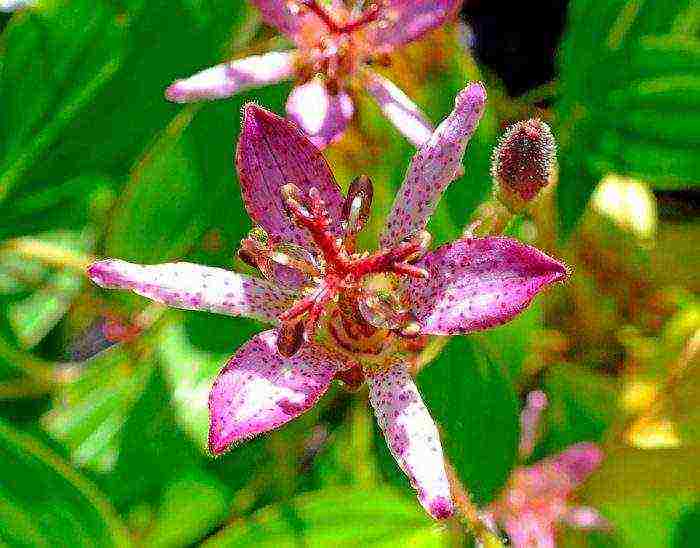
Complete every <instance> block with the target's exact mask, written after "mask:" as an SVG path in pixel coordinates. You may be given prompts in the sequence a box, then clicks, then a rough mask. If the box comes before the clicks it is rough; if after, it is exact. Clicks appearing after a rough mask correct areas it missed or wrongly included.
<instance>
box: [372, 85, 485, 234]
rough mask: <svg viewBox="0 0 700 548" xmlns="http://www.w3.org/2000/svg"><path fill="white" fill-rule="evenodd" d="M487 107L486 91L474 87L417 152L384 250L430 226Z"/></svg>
mask: <svg viewBox="0 0 700 548" xmlns="http://www.w3.org/2000/svg"><path fill="white" fill-rule="evenodd" d="M485 105H486V91H485V89H484V86H482V85H481V84H480V83H471V84H469V85H468V86H467V87H466V88H464V89H463V90H462V91H461V92H460V93H459V94H458V95H457V98H456V99H455V108H454V110H453V111H452V112H451V113H450V115H449V116H448V117H447V118H445V120H443V122H442V123H441V124H440V125H439V126H438V128H437V129H436V130H435V131H434V132H433V134H432V136H431V137H430V139H428V141H426V142H425V144H424V145H423V146H422V147H421V148H420V150H418V152H416V154H415V155H414V156H413V159H412V160H411V164H410V165H409V167H408V172H407V173H406V177H405V178H404V181H403V183H402V185H401V188H400V189H399V191H398V193H397V194H396V198H395V199H394V205H393V206H392V208H391V212H390V213H389V216H388V217H387V222H386V226H385V227H384V230H383V231H382V235H381V237H380V243H381V245H382V246H384V247H389V246H391V245H394V244H396V243H397V242H399V241H400V240H401V239H402V238H403V237H404V236H406V235H408V234H411V233H413V232H415V231H417V230H422V229H424V228H425V227H426V225H427V224H428V220H429V219H430V216H431V215H432V214H433V212H434V211H435V208H436V207H437V204H438V202H439V201H440V198H441V196H442V193H443V192H444V190H445V189H446V188H447V186H448V185H449V184H450V183H451V182H452V181H454V180H455V179H456V178H457V177H458V175H459V173H460V170H461V168H462V157H463V156H464V152H465V150H466V147H467V144H468V143H469V139H470V138H471V136H472V134H473V133H474V131H475V130H476V127H477V126H478V124H479V120H481V117H482V115H483V113H484V108H485Z"/></svg>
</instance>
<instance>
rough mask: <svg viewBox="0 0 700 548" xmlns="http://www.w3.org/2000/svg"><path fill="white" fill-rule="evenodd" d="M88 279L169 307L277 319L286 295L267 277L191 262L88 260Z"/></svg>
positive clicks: (288, 302)
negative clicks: (255, 276)
mask: <svg viewBox="0 0 700 548" xmlns="http://www.w3.org/2000/svg"><path fill="white" fill-rule="evenodd" d="M87 273H88V276H89V277H90V279H91V280H92V281H93V282H95V283H96V284H97V285H99V286H100V287H104V288H106V289H127V290H130V291H133V292H134V293H137V294H139V295H142V296H144V297H147V298H149V299H151V300H154V301H156V302H160V303H163V304H166V305H168V306H171V307H173V308H182V309H185V310H205V311H208V312H213V313H215V314H226V315H229V316H247V317H251V318H256V319H259V320H263V321H268V322H276V321H277V316H279V315H280V314H281V313H282V312H283V311H284V310H286V308H287V307H288V306H290V305H291V303H292V299H291V297H290V295H289V294H288V293H286V292H284V291H282V290H280V289H278V288H277V287H275V286H274V285H272V284H271V283H269V282H267V281H266V280H260V279H257V278H253V277H250V276H246V275H244V274H238V273H236V272H231V271H229V270H224V269H223V268H213V267H208V266H201V265H197V264H192V263H165V264H159V265H140V264H135V263H129V262H126V261H121V260H119V259H104V260H101V261H97V262H95V263H92V264H91V265H90V266H89V267H88V270H87Z"/></svg>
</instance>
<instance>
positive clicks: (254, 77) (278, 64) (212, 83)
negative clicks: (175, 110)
mask: <svg viewBox="0 0 700 548" xmlns="http://www.w3.org/2000/svg"><path fill="white" fill-rule="evenodd" d="M294 59H295V52H291V51H273V52H270V53H266V54H264V55H253V56H251V57H245V58H244V59H237V60H235V61H230V62H228V63H222V64H220V65H216V66H214V67H211V68H208V69H205V70H202V71H201V72H198V73H196V74H193V75H192V76H190V77H189V78H185V79H183V80H177V81H176V82H174V83H173V84H171V85H170V86H169V87H168V88H167V89H166V90H165V97H166V98H167V99H168V100H169V101H173V102H176V103H189V102H192V101H210V100H214V99H224V98H226V97H231V96H232V95H235V94H236V93H238V92H240V91H243V90H246V89H250V88H255V87H260V86H265V85H268V84H274V83H276V82H279V81H280V80H285V79H287V78H291V77H292V76H293V75H294Z"/></svg>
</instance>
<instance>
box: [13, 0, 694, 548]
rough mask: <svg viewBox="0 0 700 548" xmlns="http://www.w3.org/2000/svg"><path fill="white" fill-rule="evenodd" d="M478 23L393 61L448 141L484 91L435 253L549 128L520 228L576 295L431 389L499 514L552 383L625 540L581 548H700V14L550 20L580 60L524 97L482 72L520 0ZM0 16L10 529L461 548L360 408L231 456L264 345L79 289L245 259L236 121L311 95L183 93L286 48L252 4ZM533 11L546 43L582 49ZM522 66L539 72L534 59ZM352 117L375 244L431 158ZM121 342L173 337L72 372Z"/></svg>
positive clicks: (435, 225) (191, 540) (599, 7)
mask: <svg viewBox="0 0 700 548" xmlns="http://www.w3.org/2000/svg"><path fill="white" fill-rule="evenodd" d="M482 4H486V3H479V2H467V3H466V5H465V10H464V14H463V17H462V20H461V21H460V22H459V24H455V25H452V26H450V27H448V28H445V29H441V30H439V31H437V32H434V33H432V34H431V35H429V36H428V37H427V38H426V39H425V40H423V41H422V42H420V43H416V44H414V45H411V46H410V47H409V48H408V49H407V50H405V51H402V52H401V53H400V54H397V55H395V56H394V58H393V59H392V64H391V66H389V67H388V68H387V69H386V70H387V71H388V73H389V74H390V75H391V77H392V78H393V79H394V81H396V83H397V84H399V85H400V87H402V88H403V89H405V90H407V91H408V92H409V95H410V96H411V97H413V98H414V99H415V100H416V102H417V103H418V104H420V105H421V106H422V107H423V108H424V110H425V112H426V113H427V114H428V116H429V117H430V118H431V119H432V120H434V121H436V122H437V121H439V120H440V119H441V118H442V117H443V116H445V115H446V114H447V112H449V110H450V109H451V106H452V101H453V97H454V95H455V93H456V92H457V91H458V90H459V89H460V88H461V87H463V85H464V83H465V82H466V81H467V80H469V79H477V78H480V79H483V80H485V82H486V84H487V88H488V90H489V95H490V102H489V106H488V110H487V114H486V117H485V119H484V121H483V122H482V125H481V127H480V128H479V130H478V132H477V134H476V136H475V138H474V139H473V140H472V143H471V144H470V147H469V151H468V154H467V160H466V163H465V172H464V176H463V177H462V178H461V179H460V180H458V181H457V182H455V183H454V184H453V185H452V186H451V187H450V189H449V190H448V192H447V199H445V200H443V202H442V204H441V206H440V209H439V210H438V212H437V213H436V215H435V217H434V219H433V220H432V222H431V230H432V231H433V233H434V235H435V236H436V240H437V241H438V242H442V241H446V240H447V239H448V238H453V237H455V236H457V235H458V234H460V233H461V230H462V229H463V228H464V226H465V224H466V223H467V221H468V219H469V218H470V215H471V214H472V212H473V210H474V208H475V207H476V206H477V205H478V204H479V203H480V202H481V201H482V200H483V199H485V198H486V197H487V196H488V193H489V191H490V185H491V183H490V180H489V176H488V167H489V158H490V154H491V149H492V147H493V146H494V144H495V142H496V139H497V137H498V135H499V134H500V133H501V131H502V129H503V128H504V127H505V126H506V125H507V124H509V123H511V122H513V121H515V120H517V119H522V118H525V117H531V116H540V117H542V118H544V119H546V120H547V121H548V122H550V123H551V124H552V126H553V128H554V133H555V135H556V136H557V139H558V141H559V144H560V147H559V166H560V171H559V181H558V185H557V188H556V189H555V191H554V192H553V193H550V195H548V196H545V197H544V199H543V202H542V204H541V207H540V208H539V209H538V210H537V212H536V214H535V215H534V217H533V218H530V219H526V220H525V221H524V222H522V223H521V224H520V225H519V226H517V227H516V228H515V229H514V230H515V233H516V235H517V236H518V237H520V238H521V239H523V240H525V241H529V242H532V243H535V244H537V245H538V246H540V247H542V248H544V249H547V250H549V251H551V252H552V253H553V254H555V255H557V256H560V257H564V258H565V259H566V260H567V262H568V263H569V264H570V265H572V267H573V268H574V276H573V277H572V279H571V281H570V282H569V283H568V284H567V285H566V286H565V287H559V288H556V289H555V290H553V291H551V292H549V293H548V294H547V296H546V297H544V298H540V299H539V301H537V302H536V303H535V305H534V306H532V307H531V308H530V309H529V310H528V311H527V313H525V314H523V315H522V316H521V317H520V318H518V319H517V320H516V321H514V322H513V323H511V324H509V325H506V326H504V327H502V328H499V329H496V330H493V331H490V332H486V333H481V334H475V335H473V336H470V337H468V338H462V339H460V340H455V341H453V342H451V343H450V344H449V345H448V346H446V347H445V348H444V349H443V350H442V352H441V353H440V354H439V355H438V356H437V358H436V360H435V362H434V363H433V364H432V365H431V366H430V367H427V368H425V369H424V370H423V371H422V372H421V374H420V375H419V377H418V382H419V385H420V388H421V390H422V392H423V394H424V396H425V399H426V400H427V403H428V404H429V407H430V408H431V409H432V410H433V412H434V416H435V418H436V419H437V421H438V423H439V424H440V426H441V429H442V432H443V438H444V445H445V449H446V451H447V453H448V454H449V456H450V458H451V460H452V462H453V464H454V466H455V469H456V472H457V474H458V475H459V476H460V478H461V479H462V480H463V481H464V482H465V484H466V485H467V486H468V487H469V488H470V490H471V492H472V495H473V498H474V500H475V501H476V502H477V503H479V504H487V503H489V502H490V501H492V500H493V499H494V497H496V496H497V495H498V494H499V492H500V491H501V490H502V489H503V487H504V484H505V482H506V480H507V478H508V476H509V474H510V473H511V471H512V469H513V467H514V466H515V465H516V460H517V451H518V436H519V424H518V413H519V410H520V408H521V404H522V401H523V397H524V395H525V394H526V393H527V391H528V390H530V389H532V388H535V387H541V388H543V389H544V390H545V391H546V392H547V394H548V395H549V398H550V401H551V406H550V408H549V409H548V411H547V413H546V418H545V420H546V432H545V435H544V437H543V439H542V440H541V442H540V444H539V445H538V447H537V449H536V452H535V458H540V457H543V456H546V455H549V454H552V453H554V452H556V451H559V450H561V449H563V448H564V447H565V446H567V445H569V444H571V443H573V442H577V441H582V440H587V441H597V442H600V443H601V444H602V447H603V448H604V450H605V452H606V458H605V461H604V464H603V466H602V468H601V470H600V472H599V473H597V474H595V475H594V476H593V477H592V479H591V480H590V481H589V482H588V483H587V484H586V486H585V488H584V489H583V490H582V491H581V492H580V493H578V495H577V496H578V498H579V499H580V500H581V501H582V502H584V503H586V504H589V505H592V506H595V507H597V508H599V509H600V510H601V511H602V513H603V514H604V515H605V517H606V518H607V519H608V520H610V522H611V524H612V529H611V531H609V532H606V533H596V534H587V535H583V534H581V533H572V532H570V531H563V530H562V531H561V532H560V535H559V540H560V543H561V545H563V546H634V547H646V546H650V547H660V546H669V547H681V546H697V545H698V542H700V536H699V535H698V530H699V529H700V494H699V493H700V491H699V490H698V487H699V483H700V471H699V470H700V466H698V464H700V459H699V456H698V455H700V428H699V426H698V425H699V424H700V411H699V410H698V400H699V397H700V374H699V372H698V361H699V357H698V354H699V353H700V301H699V300H698V291H699V290H700V277H698V272H699V271H700V268H699V267H700V264H699V263H700V253H698V244H697V242H698V241H699V240H700V224H699V223H698V221H697V213H698V196H699V194H698V189H697V184H698V183H700V161H699V160H698V158H699V156H698V153H699V146H698V145H700V141H698V135H699V133H698V128H699V127H700V74H699V73H698V67H700V8H698V5H697V4H696V3H694V2H692V1H690V0H674V1H668V2H652V1H651V0H646V1H645V0H608V1H605V2H600V1H594V0H571V1H570V2H568V4H567V5H565V6H564V5H559V4H557V3H553V4H552V6H550V7H551V8H552V11H553V12H555V13H554V15H555V17H553V18H554V19H556V17H558V16H559V15H561V20H562V23H563V31H562V35H561V40H560V41H559V42H556V40H549V41H551V42H552V44H551V46H552V48H553V49H554V48H556V52H555V53H554V54H552V52H547V51H542V52H540V53H539V55H540V56H542V57H544V58H545V64H546V63H549V64H551V65H552V66H555V67H556V74H555V75H554V76H552V75H549V76H548V77H547V78H546V79H545V80H544V81H543V82H541V83H540V85H535V86H534V87H533V86H532V85H531V83H526V87H527V86H529V87H527V89H520V90H517V91H515V92H514V91H513V86H512V85H511V82H509V80H508V73H504V72H503V71H502V70H499V68H498V66H497V64H498V63H495V64H494V63H492V61H493V59H494V58H496V60H498V56H497V55H496V56H495V57H494V55H490V56H489V55H484V52H485V51H486V52H488V51H489V50H488V44H489V40H491V41H493V39H494V36H493V27H494V24H496V26H497V22H498V17H499V16H500V17H502V18H504V19H506V20H507V19H508V18H509V17H510V18H511V19H514V18H517V17H520V16H519V15H515V14H513V13H509V10H510V8H508V7H507V6H505V5H503V6H499V5H498V4H496V5H495V7H494V9H493V10H491V12H489V13H487V14H486V15H485V10H486V11H488V10H487V8H486V7H485V6H484V5H482ZM555 4H556V5H555ZM541 9H542V10H545V9H548V8H546V7H542V8H541ZM537 10H540V8H537ZM501 12H502V15H499V13H501ZM562 14H565V15H562ZM1 17H2V19H0V21H1V25H2V35H1V36H0V303H1V306H0V463H1V466H0V539H2V540H3V541H4V543H6V544H8V545H12V546H14V545H30V546H123V545H127V544H129V543H134V544H137V545H143V546H188V545H192V544H199V543H200V542H204V543H205V545H211V546H247V545H255V546H260V545H263V546H266V545H275V546H298V545H303V546H305V545H308V546H325V545H343V546H344V545H356V546H357V545H359V546H364V545H372V546H374V545H378V546H381V545H392V546H395V545H410V546H414V545H415V546H442V545H463V544H464V545H466V544H467V543H468V540H467V539H465V538H464V535H463V533H460V532H459V531H458V530H455V529H454V528H453V527H451V526H449V525H436V524H434V523H433V522H431V521H430V519H429V518H428V517H426V516H425V515H424V513H423V512H422V510H421V509H420V508H419V506H418V505H417V503H416V501H415V499H414V496H413V494H412V492H411V490H410V488H409V487H408V484H407V482H406V481H405V479H404V478H403V477H402V475H401V474H400V472H399V471H398V470H397V469H396V467H395V464H394V462H393V461H392V459H391V458H390V456H389V455H388V452H387V450H386V447H385V445H384V443H383V441H382V440H381V438H380V436H379V434H378V432H377V429H376V427H375V426H374V424H373V420H372V418H371V416H370V415H369V414H368V412H367V411H368V410H367V406H366V400H365V399H364V398H363V397H362V394H360V396H357V395H353V394H347V393H345V392H343V391H341V390H338V389H334V390H333V391H332V392H331V394H330V395H329V396H328V397H326V398H324V399H323V400H322V401H321V404H320V405H319V406H317V407H316V408H315V409H314V410H312V411H311V412H310V413H308V414H307V415H305V416H304V417H303V418H301V419H300V420H298V421H295V422H293V423H291V424H290V425H289V426H287V427H285V428H283V429H282V430H280V431H277V432H275V433H273V434H272V435H269V436H266V437H264V438H261V439H257V440H254V441H252V442H250V443H248V444H246V445H243V446H241V447H239V448H237V449H235V450H234V451H232V452H231V453H229V454H228V455H226V456H224V457H222V458H218V459H212V458H210V457H209V456H208V455H207V454H206V451H205V439H206V428H207V408H206V401H207V392H208V389H209V386H210V384H211V382H212V378H213V376H214V375H215V374H216V373H217V371H218V369H219V367H220V366H221V365H222V363H223V362H224V360H225V359H226V357H227V356H228V355H229V354H231V353H232V352H233V351H234V349H235V348H236V347H237V346H239V345H240V344H241V343H242V342H243V341H245V340H246V339H247V338H248V337H249V335H250V334H251V333H253V332H255V331H257V330H258V328H259V326H257V325H255V324H254V322H252V321H246V320H241V319H236V320H231V319H227V318H221V317H213V316H209V315H205V314H196V313H182V312H178V311H173V310H167V311H166V310H164V309H162V308H161V307H159V306H156V305H153V304H149V303H147V302H145V301H144V300H143V299H141V298H138V297H134V296H131V295H125V294H120V293H118V292H114V293H108V292H104V291H101V290H99V289H97V288H96V287H94V286H92V285H91V284H89V283H88V280H87V278H86V277H85V275H84V268H85V266H86V264H88V262H89V261H90V260H92V259H93V258H94V257H101V256H117V257H121V258H125V259H128V260H135V261H140V262H158V261H165V260H175V259H188V260H193V261H197V262H202V263H206V264H209V265H216V266H223V267H229V268H230V267H233V266H237V267H240V266H241V265H240V264H237V260H236V259H234V256H235V255H234V252H235V249H236V247H237V244H238V242H239V240H240V239H241V237H243V236H244V235H245V234H246V232H247V231H248V229H249V219H248V217H247V215H245V214H244V210H243V207H242V202H241V198H240V194H239V191H238V183H237V179H236V174H235V170H234V169H233V165H232V147H233V144H234V143H235V141H236V139H237V133H238V129H239V122H240V120H239V113H240V108H241V106H242V104H243V103H244V102H245V101H248V100H251V99H254V100H256V101H257V102H259V103H261V104H263V105H265V106H267V107H268V108H271V109H273V110H275V111H277V112H282V107H283V102H284V98H285V97H286V95H287V93H288V91H289V86H288V85H279V86H274V87H266V88H263V89H261V90H257V91H254V92H250V93H247V94H243V95H241V96H239V97H236V98H233V99H231V100H227V101H221V102H216V103H210V104H204V105H188V106H184V107H183V106H180V105H174V104H170V103H168V102H166V101H165V100H164V99H163V95H162V91H163V89H164V88H165V87H166V85H168V84H169V83H170V82H171V81H172V80H174V79H175V78H178V77H182V76H185V75H188V74H190V73H192V72H194V71H195V70H198V69H200V68H203V67H206V66H209V65H211V64H213V63H215V62H218V61H220V60H222V59H226V58H230V57H240V56H243V55H246V54H249V53H251V52H258V51H262V50H265V49H267V47H268V46H269V45H270V42H279V41H280V40H281V39H280V38H279V37H278V36H277V35H276V34H275V33H274V32H273V31H272V30H271V29H269V28H267V27H265V26H263V25H261V23H260V20H259V16H258V14H257V13H256V12H255V10H253V9H252V8H250V7H249V6H248V5H247V4H246V3H245V2H242V1H240V0H206V1H204V0H169V1H162V0H45V1H42V2H39V3H38V4H37V5H36V7H34V8H31V9H26V10H21V11H19V12H17V13H15V14H13V15H11V16H10V15H9V14H3V15H2V16H1ZM523 17H524V19H523V24H522V25H521V28H520V29H519V30H518V31H517V33H520V34H519V35H518V36H520V35H523V36H525V39H527V38H528V33H531V34H532V33H536V32H541V33H544V34H545V35H547V36H558V35H557V33H558V32H560V30H561V29H557V28H556V25H552V26H551V27H547V28H543V29H539V30H533V29H532V28H531V27H529V26H528V25H529V24H528V21H527V16H523ZM544 19H545V21H548V19H547V18H546V17H544ZM494 21H495V22H496V23H494ZM486 23H488V24H486ZM489 33H491V34H489ZM517 33H516V34H517ZM477 54H478V55H477ZM547 59H548V60H547ZM520 61H521V62H522V63H524V66H520V65H519V66H518V67H515V68H514V69H513V70H516V69H517V71H520V72H521V73H527V67H528V63H529V62H532V63H533V66H537V65H538V63H541V60H539V59H535V58H533V59H529V58H528V57H524V58H523V57H522V56H521V57H520ZM510 74H511V75H512V72H511V73H510ZM521 83H522V82H521ZM358 113H359V114H358V119H357V123H356V125H355V126H354V127H353V128H352V130H351V131H350V132H349V133H348V134H347V135H346V136H345V137H344V138H343V140H342V141H340V142H339V143H338V144H337V145H336V146H334V147H332V148H331V149H330V150H329V151H328V153H327V157H328V158H329V161H330V162H331V164H332V165H333V168H334V170H335V172H336V174H337V176H338V179H339V182H340V184H341V185H342V186H347V184H348V183H349V181H350V180H351V179H352V178H353V177H354V176H355V175H357V174H359V173H367V174H369V175H370V176H371V177H372V178H373V179H374V181H375V189H376V191H375V202H376V203H377V206H376V207H375V208H374V210H373V214H372V215H373V216H372V225H371V228H372V230H370V231H368V234H366V235H365V238H366V240H365V241H364V242H363V243H364V244H366V245H371V243H372V242H371V240H372V238H375V237H376V234H377V231H378V229H379V227H380V226H381V221H382V219H383V217H384V215H385V214H386V212H387V210H388V208H389V206H390V205H391V201H392V198H393V193H394V191H395V190H396V188H398V185H399V184H400V182H401V179H402V176H403V172H404V170H405V168H406V166H407V163H408V160H409V158H410V156H411V154H412V152H413V151H412V149H411V147H410V145H409V144H408V143H407V142H405V141H403V140H402V139H400V138H398V137H397V134H396V133H395V130H394V129H393V128H392V127H390V126H389V124H388V122H386V121H385V120H384V118H383V117H381V115H380V114H379V112H378V109H377V108H376V107H375V106H374V105H373V104H371V103H369V102H368V101H366V100H365V101H360V103H359V105H358ZM105 322H113V323H114V324H115V325H121V326H127V327H126V329H127V332H128V326H129V325H133V324H135V323H141V324H143V323H145V324H148V325H149V326H150V327H149V328H148V329H147V330H145V332H143V333H142V334H141V335H140V336H138V337H136V336H124V337H122V338H123V339H125V342H123V343H122V344H119V345H117V346H114V347H112V348H110V349H109V350H106V351H104V352H101V353H99V354H98V355H97V356H95V357H94V358H92V359H90V360H87V361H80V360H78V359H76V358H78V357H80V356H82V355H89V354H90V353H92V352H93V351H94V349H95V348H96V347H98V346H99V345H101V344H103V343H104V339H100V336H99V334H100V333H101V332H103V330H101V327H103V326H104V325H105Z"/></svg>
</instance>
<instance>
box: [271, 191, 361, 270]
mask: <svg viewBox="0 0 700 548" xmlns="http://www.w3.org/2000/svg"><path fill="white" fill-rule="evenodd" d="M281 193H282V200H283V201H284V204H285V206H286V207H287V210H288V212H289V213H290V215H291V217H292V219H293V220H294V221H295V222H296V223H297V224H298V225H299V226H301V227H303V228H306V229H307V230H308V231H309V233H310V234H311V237H312V238H313V240H314V242H315V243H316V245H317V246H318V248H319V250H320V251H321V253H322V254H323V258H324V260H325V261H326V263H327V264H328V265H329V266H330V267H331V268H332V269H334V270H335V271H336V272H342V273H345V272H347V270H348V268H349V265H350V263H349V258H348V257H347V253H346V252H345V250H344V249H343V246H342V241H341V242H338V240H336V238H335V236H333V234H331V232H330V230H329V227H330V225H331V221H330V219H329V217H328V212H327V211H326V206H325V204H324V203H323V200H322V199H321V193H320V192H319V190H318V189H317V188H315V187H312V188H311V189H309V195H308V198H305V197H304V196H303V194H302V192H301V190H300V189H299V188H298V187H297V186H296V185H294V184H291V183H289V184H286V185H284V186H283V187H282V189H281Z"/></svg>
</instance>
